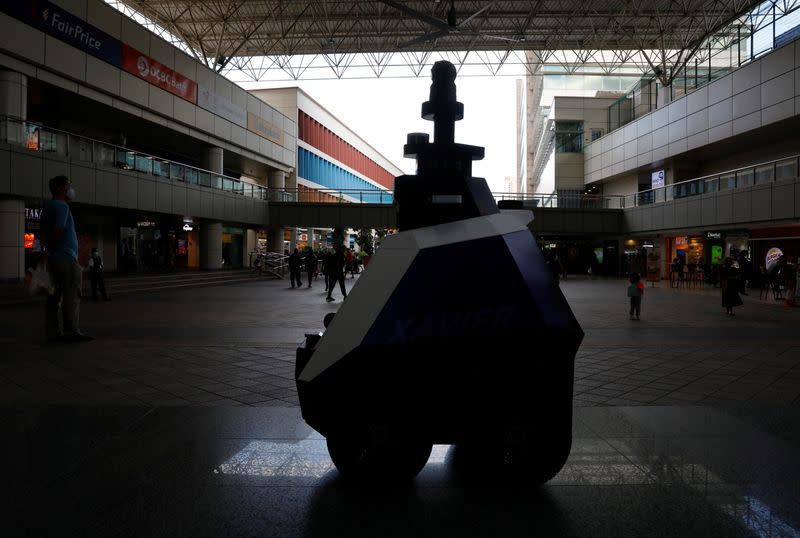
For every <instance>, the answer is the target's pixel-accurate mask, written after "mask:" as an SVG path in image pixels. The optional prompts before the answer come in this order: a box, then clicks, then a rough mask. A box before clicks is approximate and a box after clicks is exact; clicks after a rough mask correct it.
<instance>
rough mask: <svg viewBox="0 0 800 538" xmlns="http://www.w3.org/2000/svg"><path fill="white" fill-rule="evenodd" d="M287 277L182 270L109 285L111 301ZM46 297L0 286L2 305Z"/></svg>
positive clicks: (121, 278) (86, 284)
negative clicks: (141, 295)
mask: <svg viewBox="0 0 800 538" xmlns="http://www.w3.org/2000/svg"><path fill="white" fill-rule="evenodd" d="M281 278H283V277H282V276H281V274H280V273H279V272H273V271H270V270H269V269H267V270H265V271H264V273H263V274H261V275H259V274H258V273H255V272H253V271H252V270H250V269H240V270H229V271H180V272H174V273H136V274H128V275H117V274H113V273H112V274H108V275H106V279H105V284H106V292H107V293H108V296H109V298H111V299H112V300H113V298H114V297H118V296H120V295H126V294H129V293H143V292H149V291H163V290H173V289H184V288H197V287H202V286H220V285H224V284H241V283H245V282H255V281H259V280H274V279H281ZM82 295H83V300H84V301H85V300H87V299H89V300H91V296H92V287H91V283H90V281H89V275H88V273H84V275H83V289H82ZM44 300H45V298H44V296H42V295H30V294H29V293H28V291H27V289H25V287H24V286H23V285H22V284H4V285H2V286H0V306H11V305H17V304H27V303H38V302H44Z"/></svg>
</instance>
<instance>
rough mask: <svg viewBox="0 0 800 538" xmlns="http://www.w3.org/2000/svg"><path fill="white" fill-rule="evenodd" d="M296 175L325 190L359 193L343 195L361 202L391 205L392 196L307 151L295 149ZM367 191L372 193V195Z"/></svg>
mask: <svg viewBox="0 0 800 538" xmlns="http://www.w3.org/2000/svg"><path fill="white" fill-rule="evenodd" d="M297 162H298V171H297V174H298V175H299V176H300V177H302V178H305V179H307V180H309V181H313V182H314V183H317V184H319V185H322V186H324V187H325V188H327V189H333V190H337V191H361V192H358V193H355V192H354V193H345V194H348V195H350V196H353V197H360V199H361V200H362V201H363V202H366V203H373V204H380V203H383V204H391V203H392V196H391V195H390V194H387V193H386V191H384V190H382V189H379V188H378V187H376V186H375V185H373V184H372V183H369V182H368V181H366V180H364V179H362V178H360V177H358V176H357V175H355V174H353V173H351V172H348V171H347V170H345V169H343V168H341V167H339V166H336V165H335V164H333V163H332V162H330V161H328V160H327V159H323V158H322V157H320V156H319V155H317V154H315V153H312V152H310V151H308V150H307V149H305V148H297ZM369 191H374V192H375V194H372V193H371V192H369Z"/></svg>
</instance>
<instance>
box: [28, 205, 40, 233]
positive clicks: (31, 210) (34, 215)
mask: <svg viewBox="0 0 800 538" xmlns="http://www.w3.org/2000/svg"><path fill="white" fill-rule="evenodd" d="M41 221H42V209H41V208H39V207H26V208H25V230H26V231H29V232H30V231H33V230H38V229H39V228H40V226H41Z"/></svg>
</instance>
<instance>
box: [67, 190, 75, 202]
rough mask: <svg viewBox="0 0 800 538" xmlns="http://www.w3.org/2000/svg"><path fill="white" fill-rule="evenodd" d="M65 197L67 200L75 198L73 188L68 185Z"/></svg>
mask: <svg viewBox="0 0 800 538" xmlns="http://www.w3.org/2000/svg"><path fill="white" fill-rule="evenodd" d="M67 199H68V200H74V199H75V189H74V188H72V187H70V188H69V190H68V191H67Z"/></svg>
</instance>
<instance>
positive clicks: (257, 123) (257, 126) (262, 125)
mask: <svg viewBox="0 0 800 538" xmlns="http://www.w3.org/2000/svg"><path fill="white" fill-rule="evenodd" d="M247 130H248V131H252V132H254V133H256V134H257V135H259V136H262V137H264V138H266V139H267V140H272V141H273V142H275V143H276V144H280V145H281V146H282V145H283V129H281V128H279V127H277V126H276V125H273V124H272V123H270V122H268V121H267V120H265V119H263V118H261V117H259V116H256V115H255V114H253V113H252V112H248V113H247Z"/></svg>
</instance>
